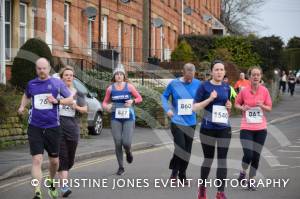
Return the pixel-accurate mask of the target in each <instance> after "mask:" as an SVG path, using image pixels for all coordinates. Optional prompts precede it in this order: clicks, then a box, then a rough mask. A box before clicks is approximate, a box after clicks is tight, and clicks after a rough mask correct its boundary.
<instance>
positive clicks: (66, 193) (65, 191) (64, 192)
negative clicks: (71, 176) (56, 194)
mask: <svg viewBox="0 0 300 199" xmlns="http://www.w3.org/2000/svg"><path fill="white" fill-rule="evenodd" d="M60 192H61V196H62V197H63V198H67V197H68V196H69V195H70V194H71V193H72V191H71V189H70V188H69V187H64V188H62V189H61V190H60Z"/></svg>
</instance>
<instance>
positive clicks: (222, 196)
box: [216, 192, 227, 199]
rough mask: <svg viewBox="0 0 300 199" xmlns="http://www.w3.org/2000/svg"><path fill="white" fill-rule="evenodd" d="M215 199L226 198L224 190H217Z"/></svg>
mask: <svg viewBox="0 0 300 199" xmlns="http://www.w3.org/2000/svg"><path fill="white" fill-rule="evenodd" d="M216 199H227V197H226V196H225V193H224V192H217V195H216Z"/></svg>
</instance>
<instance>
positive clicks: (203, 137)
mask: <svg viewBox="0 0 300 199" xmlns="http://www.w3.org/2000/svg"><path fill="white" fill-rule="evenodd" d="M211 71H212V79H211V80H209V81H206V82H204V83H203V84H201V86H200V87H199V89H198V91H197V93H196V98H195V101H196V103H195V104H194V108H193V109H194V110H195V111H197V110H200V109H204V115H203V120H202V123H201V128H200V141H201V146H202V150H203V153H204V162H203V163H202V167H201V179H202V180H203V182H205V180H206V179H207V178H208V175H209V172H210V168H211V165H212V162H213V159H214V153H215V146H216V145H217V153H218V155H217V157H218V168H217V179H219V180H220V181H221V182H222V184H220V186H219V187H218V192H217V194H216V199H226V196H225V194H224V188H225V181H224V179H226V176H227V152H228V147H229V144H230V139H231V127H230V124H229V121H228V117H229V112H230V109H231V106H232V104H231V102H230V95H231V94H230V87H229V85H228V84H227V83H224V82H223V78H224V76H225V66H224V64H223V63H222V61H219V60H216V61H214V62H212V64H211ZM198 199H206V187H205V185H201V186H200V187H199V191H198Z"/></svg>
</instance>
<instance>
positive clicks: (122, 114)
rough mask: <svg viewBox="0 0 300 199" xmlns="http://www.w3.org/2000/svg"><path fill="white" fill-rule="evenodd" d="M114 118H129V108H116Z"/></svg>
mask: <svg viewBox="0 0 300 199" xmlns="http://www.w3.org/2000/svg"><path fill="white" fill-rule="evenodd" d="M115 118H116V119H129V108H116V113H115Z"/></svg>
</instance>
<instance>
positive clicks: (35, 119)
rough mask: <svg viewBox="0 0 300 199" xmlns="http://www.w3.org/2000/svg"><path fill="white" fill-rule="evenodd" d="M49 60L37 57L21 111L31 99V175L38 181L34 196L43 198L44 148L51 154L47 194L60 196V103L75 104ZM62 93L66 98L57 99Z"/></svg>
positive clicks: (29, 127) (29, 136)
mask: <svg viewBox="0 0 300 199" xmlns="http://www.w3.org/2000/svg"><path fill="white" fill-rule="evenodd" d="M50 69H51V67H50V64H49V62H48V60H47V59H45V58H39V59H38V60H37V61H36V73H37V75H38V77H37V78H35V79H33V80H31V81H29V83H28V85H27V87H26V90H25V93H24V95H23V97H22V101H21V105H20V108H19V110H18V113H19V114H23V113H24V109H25V107H26V105H27V104H29V103H30V102H31V109H30V111H29V121H28V122H29V126H28V130H27V134H28V141H29V146H30V153H31V155H32V177H33V179H35V180H36V181H37V182H38V183H37V184H38V185H37V186H36V187H35V193H34V197H33V198H34V199H39V198H42V194H41V190H40V188H41V186H40V185H41V182H42V181H41V180H42V169H41V168H42V162H43V153H44V149H45V150H46V151H47V152H48V156H49V163H50V164H49V174H50V176H49V179H48V180H47V184H48V185H49V190H48V194H49V196H50V197H51V198H57V197H58V192H57V189H55V186H54V185H53V178H54V177H55V174H56V172H57V169H58V166H59V160H58V153H59V144H60V137H61V132H60V124H59V114H58V113H59V105H60V104H63V105H64V104H65V105H68V104H72V103H73V98H72V96H71V93H70V92H69V90H68V89H67V87H66V86H65V84H64V83H63V82H62V81H61V80H60V79H57V78H52V77H50V76H49V73H50ZM58 95H61V96H63V97H64V99H60V100H59V99H57V96H58Z"/></svg>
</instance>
